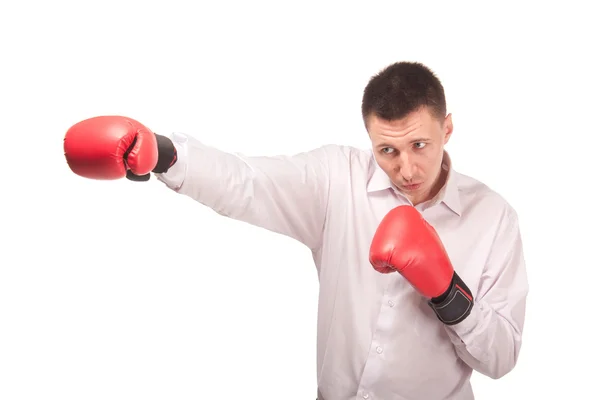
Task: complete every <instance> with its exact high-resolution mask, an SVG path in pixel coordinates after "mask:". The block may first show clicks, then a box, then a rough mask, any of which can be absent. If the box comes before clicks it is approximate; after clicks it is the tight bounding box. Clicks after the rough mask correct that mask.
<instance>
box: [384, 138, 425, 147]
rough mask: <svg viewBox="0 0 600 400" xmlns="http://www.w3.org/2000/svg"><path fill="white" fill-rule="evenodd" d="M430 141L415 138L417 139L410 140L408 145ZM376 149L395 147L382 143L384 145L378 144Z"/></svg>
mask: <svg viewBox="0 0 600 400" xmlns="http://www.w3.org/2000/svg"><path fill="white" fill-rule="evenodd" d="M430 141H431V139H428V138H417V139H413V140H411V141H410V143H411V144H412V143H419V142H430ZM377 147H379V148H383V147H395V146H394V145H392V144H389V143H385V142H384V143H380V144H379V145H378V146H377Z"/></svg>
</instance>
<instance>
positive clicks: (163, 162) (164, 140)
mask: <svg viewBox="0 0 600 400" xmlns="http://www.w3.org/2000/svg"><path fill="white" fill-rule="evenodd" d="M155 136H156V142H157V144H158V163H156V166H155V167H154V169H153V170H152V172H154V173H157V174H164V173H165V172H167V171H168V170H169V168H171V167H172V166H173V165H174V164H175V163H176V162H177V149H175V145H174V144H173V142H172V141H171V139H169V138H168V137H166V136H162V135H155Z"/></svg>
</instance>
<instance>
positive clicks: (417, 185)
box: [401, 183, 421, 192]
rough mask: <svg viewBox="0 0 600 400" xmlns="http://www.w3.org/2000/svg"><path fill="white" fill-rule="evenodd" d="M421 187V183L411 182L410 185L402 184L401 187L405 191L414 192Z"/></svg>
mask: <svg viewBox="0 0 600 400" xmlns="http://www.w3.org/2000/svg"><path fill="white" fill-rule="evenodd" d="M420 187H421V183H413V184H412V185H402V186H401V188H402V190H403V191H406V192H414V191H415V190H418V189H419V188H420Z"/></svg>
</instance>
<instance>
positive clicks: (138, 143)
mask: <svg viewBox="0 0 600 400" xmlns="http://www.w3.org/2000/svg"><path fill="white" fill-rule="evenodd" d="M64 153H65V158H66V159H67V164H68V165H69V168H70V169H71V170H72V171H73V172H74V173H75V174H77V175H80V176H82V177H85V178H90V179H120V178H123V177H125V176H127V174H128V171H130V173H133V174H135V175H137V176H142V175H146V174H149V173H150V172H151V171H152V170H153V169H154V168H155V166H156V164H157V163H158V145H157V140H156V136H155V135H154V133H153V132H151V131H150V130H149V129H148V128H146V127H145V126H144V125H142V124H141V123H140V122H138V121H136V120H134V119H131V118H127V117H122V116H100V117H93V118H89V119H86V120H83V121H81V122H78V123H76V124H75V125H73V126H72V127H71V128H69V130H68V131H67V133H66V135H65V138H64Z"/></svg>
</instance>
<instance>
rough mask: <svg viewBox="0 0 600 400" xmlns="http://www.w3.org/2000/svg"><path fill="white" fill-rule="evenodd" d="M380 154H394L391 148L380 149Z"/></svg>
mask: <svg viewBox="0 0 600 400" xmlns="http://www.w3.org/2000/svg"><path fill="white" fill-rule="evenodd" d="M381 152H382V153H383V154H392V153H393V152H394V149H393V148H391V147H384V148H382V149H381Z"/></svg>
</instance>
